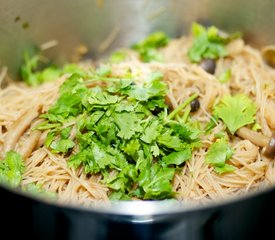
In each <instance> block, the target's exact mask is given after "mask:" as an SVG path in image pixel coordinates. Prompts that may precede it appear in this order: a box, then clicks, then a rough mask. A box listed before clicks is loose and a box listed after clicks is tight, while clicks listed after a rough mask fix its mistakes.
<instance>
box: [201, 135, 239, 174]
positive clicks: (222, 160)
mask: <svg viewBox="0 0 275 240" xmlns="http://www.w3.org/2000/svg"><path fill="white" fill-rule="evenodd" d="M232 155H233V149H232V148H231V147H230V145H229V144H228V142H227V140H226V139H225V138H221V139H218V140H217V141H216V142H214V143H213V144H212V145H211V146H210V148H209V149H208V152H207V153H206V155H205V161H206V163H208V164H211V165H212V166H213V167H214V170H215V171H216V172H217V173H218V174H223V173H226V172H232V171H234V170H235V167H234V166H233V165H230V164H227V163H226V161H227V160H229V159H230V158H231V157H232Z"/></svg>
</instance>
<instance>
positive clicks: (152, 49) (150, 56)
mask: <svg viewBox="0 0 275 240" xmlns="http://www.w3.org/2000/svg"><path fill="white" fill-rule="evenodd" d="M169 41H170V39H169V37H168V36H167V35H166V34H165V33H163V32H154V33H152V34H151V35H149V36H148V37H147V38H145V39H144V40H142V41H140V42H139V43H136V44H134V45H133V46H132V48H133V49H134V50H136V51H137V52H138V53H139V55H140V58H141V60H142V61H143V62H151V61H161V60H162V56H161V55H160V53H159V52H158V51H157V49H158V48H161V47H164V46H166V45H167V44H168V42H169Z"/></svg>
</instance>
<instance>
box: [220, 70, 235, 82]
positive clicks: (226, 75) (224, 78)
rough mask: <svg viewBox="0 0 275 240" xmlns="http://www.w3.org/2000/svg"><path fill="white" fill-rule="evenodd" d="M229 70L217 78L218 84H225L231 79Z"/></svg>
mask: <svg viewBox="0 0 275 240" xmlns="http://www.w3.org/2000/svg"><path fill="white" fill-rule="evenodd" d="M231 75H232V74H231V70H230V69H227V70H226V71H225V72H224V73H223V74H222V75H221V76H219V78H218V80H219V82H220V83H227V82H228V81H229V80H230V78H231Z"/></svg>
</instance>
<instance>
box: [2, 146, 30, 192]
mask: <svg viewBox="0 0 275 240" xmlns="http://www.w3.org/2000/svg"><path fill="white" fill-rule="evenodd" d="M24 170H25V165H24V162H23V159H22V156H21V155H20V154H18V153H17V152H14V151H9V152H7V153H6V157H5V158H4V159H3V160H1V161H0V182H1V183H4V184H8V185H9V186H11V187H18V186H19V184H20V182H21V180H22V174H23V173H24Z"/></svg>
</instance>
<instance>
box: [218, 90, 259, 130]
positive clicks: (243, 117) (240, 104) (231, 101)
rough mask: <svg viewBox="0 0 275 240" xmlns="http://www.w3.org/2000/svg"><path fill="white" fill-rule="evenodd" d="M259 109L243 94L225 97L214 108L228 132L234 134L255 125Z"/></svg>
mask: <svg viewBox="0 0 275 240" xmlns="http://www.w3.org/2000/svg"><path fill="white" fill-rule="evenodd" d="M256 111H257V107H256V105H255V103H254V102H252V100H251V99H250V98H248V97H247V96H245V95H243V94H237V95H234V96H230V95H226V96H224V97H223V98H222V99H221V101H220V103H218V104H217V105H216V106H214V110H213V113H214V115H215V116H216V117H217V118H219V119H221V120H222V121H223V122H224V123H225V125H226V126H227V128H228V130H229V131H230V132H231V133H232V134H234V133H235V132H236V131H237V130H238V129H239V128H241V127H243V126H245V125H247V124H251V123H254V122H255V120H256V118H255V114H256Z"/></svg>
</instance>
